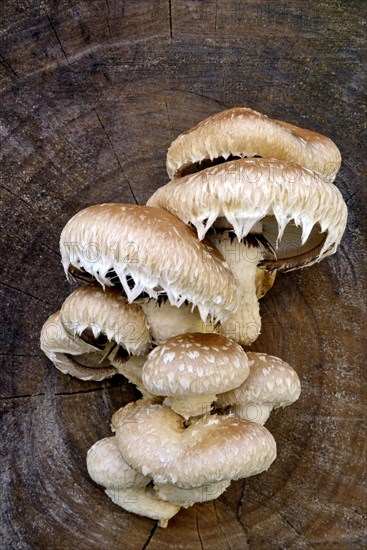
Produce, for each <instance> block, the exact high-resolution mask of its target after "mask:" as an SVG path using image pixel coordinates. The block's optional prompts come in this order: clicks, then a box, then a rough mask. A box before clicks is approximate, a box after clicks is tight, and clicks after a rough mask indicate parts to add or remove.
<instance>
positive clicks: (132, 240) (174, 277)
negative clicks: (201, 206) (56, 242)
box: [60, 204, 238, 320]
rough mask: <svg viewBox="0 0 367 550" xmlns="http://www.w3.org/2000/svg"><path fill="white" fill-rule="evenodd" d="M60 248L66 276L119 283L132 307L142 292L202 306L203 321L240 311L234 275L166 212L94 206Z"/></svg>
mask: <svg viewBox="0 0 367 550" xmlns="http://www.w3.org/2000/svg"><path fill="white" fill-rule="evenodd" d="M60 248H61V255H62V263H63V266H64V269H65V272H66V273H67V274H68V273H69V270H70V269H72V271H73V272H74V273H75V272H77V271H79V273H87V274H90V275H91V276H93V277H94V278H95V279H97V280H98V282H99V283H100V284H102V285H103V286H105V285H106V286H113V283H114V281H116V280H119V281H120V283H121V284H122V286H123V289H124V291H125V293H126V295H127V297H128V300H129V301H130V302H131V301H133V300H134V299H135V298H137V297H138V296H139V295H140V294H141V293H142V292H146V293H147V294H148V295H149V296H151V297H153V298H157V296H158V295H159V294H160V293H162V292H164V293H166V294H167V296H168V299H169V301H170V302H171V303H172V304H174V305H176V306H179V305H181V304H182V303H183V302H184V301H185V300H187V301H189V302H191V303H192V304H194V305H195V306H197V307H198V309H199V311H200V314H201V317H202V318H203V320H205V319H206V318H207V316H208V314H211V315H213V316H214V317H218V319H220V318H223V317H226V315H228V314H229V313H230V312H232V311H233V310H235V309H236V308H237V307H238V301H237V300H238V294H237V290H236V285H235V284H234V279H233V275H232V273H231V271H230V269H229V268H228V265H227V264H226V262H225V261H224V260H223V257H222V256H221V255H220V253H219V252H218V251H217V250H216V248H215V247H214V246H213V245H212V244H211V243H210V242H208V241H205V242H199V241H198V240H197V238H196V235H195V233H194V231H193V230H192V229H191V228H189V227H187V226H185V224H183V223H182V222H181V221H180V220H178V219H177V218H176V217H175V216H173V215H172V214H170V213H169V212H166V211H164V210H162V209H158V208H152V207H147V206H137V205H131V204H102V205H95V206H91V207H89V208H86V209H85V210H82V211H81V212H79V213H78V214H76V215H75V216H74V217H73V218H72V219H71V220H70V221H69V222H68V223H67V224H66V226H65V228H64V229H63V231H62V234H61V239H60ZM111 277H113V279H112V280H111ZM130 284H132V288H131V286H130Z"/></svg>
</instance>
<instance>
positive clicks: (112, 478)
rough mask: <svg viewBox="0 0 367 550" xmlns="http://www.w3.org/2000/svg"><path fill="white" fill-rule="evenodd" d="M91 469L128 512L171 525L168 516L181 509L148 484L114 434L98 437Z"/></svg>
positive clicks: (90, 455)
mask: <svg viewBox="0 0 367 550" xmlns="http://www.w3.org/2000/svg"><path fill="white" fill-rule="evenodd" d="M87 469H88V473H89V475H90V477H91V478H92V479H93V481H95V482H96V483H98V484H99V485H103V486H104V487H105V488H106V491H105V492H106V494H107V495H108V496H109V497H110V499H111V500H112V501H113V502H114V503H115V504H117V505H118V506H121V508H123V509H124V510H127V511H128V512H132V513H134V514H139V515H140V516H146V517H149V518H152V519H155V520H159V522H160V523H159V525H160V526H161V527H167V524H168V520H169V519H170V518H171V517H172V516H174V515H175V514H177V512H178V511H179V509H180V507H179V506H177V505H174V504H171V503H169V502H166V501H164V500H161V499H160V498H159V496H158V495H157V493H156V492H155V491H154V490H153V489H152V488H151V487H146V486H147V485H148V483H150V481H151V480H150V478H149V477H146V476H143V475H142V474H140V473H139V472H137V471H136V470H134V469H133V468H131V467H130V466H129V465H128V464H127V463H126V462H125V460H124V459H123V458H122V456H121V453H120V451H119V449H118V447H117V445H116V441H115V438H114V437H106V438H105V439H102V440H100V441H97V443H95V444H94V445H93V446H92V447H91V448H90V449H89V451H88V454H87Z"/></svg>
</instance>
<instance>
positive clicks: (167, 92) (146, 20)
mask: <svg viewBox="0 0 367 550" xmlns="http://www.w3.org/2000/svg"><path fill="white" fill-rule="evenodd" d="M365 8H366V4H365V2H363V1H353V0H351V1H348V2H340V1H338V0H320V1H318V2H306V1H304V0H291V1H288V2H268V1H261V0H257V1H251V2H240V1H222V2H199V1H190V0H189V1H185V2H179V1H175V0H171V1H170V0H168V1H167V0H152V1H148V0H146V1H143V0H140V1H118V0H105V1H102V0H101V1H92V0H89V1H86V0H84V1H82V0H74V1H70V0H69V1H68V0H58V1H56V0H53V1H51V0H45V1H42V2H38V1H36V0H20V1H15V0H4V1H3V2H2V6H1V18H2V25H1V26H2V35H1V49H0V51H1V62H2V63H1V66H0V73H1V81H2V95H1V111H2V123H1V155H2V171H1V178H2V182H1V186H2V188H1V198H2V221H3V230H2V237H1V238H2V244H1V257H2V262H1V271H2V274H1V293H2V298H1V306H2V308H3V309H2V329H1V338H2V345H1V360H2V367H1V401H0V403H1V413H2V418H1V447H2V449H1V469H2V470H1V471H2V474H1V475H2V481H1V499H0V508H1V530H2V533H3V546H2V547H3V548H6V549H7V550H17V549H22V550H23V549H47V550H54V549H55V550H56V549H57V550H63V549H67V550H69V549H70V550H71V549H73V550H74V549H78V550H91V549H98V550H102V549H109V550H111V549H120V548H124V549H134V550H135V549H137V550H140V549H141V550H143V549H146V548H149V550H158V549H159V550H161V549H165V548H177V549H182V550H183V549H205V550H218V549H231V550H234V549H246V548H250V549H256V550H257V549H263V548H264V549H267V548H269V549H273V548H274V549H278V548H279V549H280V548H281V549H285V548H286V549H288V548H292V549H293V548H295V549H297V548H341V549H344V548H348V549H350V548H356V549H357V548H362V547H363V546H364V544H365V541H366V536H367V533H366V506H365V504H366V493H365V485H364V480H363V472H364V469H365V455H364V449H365V442H366V435H365V431H364V419H365V408H366V399H365V398H366V386H365V382H366V376H365V366H366V358H365V352H366V339H365V338H366V324H365V317H364V301H365V296H366V287H365V286H364V285H365V283H366V259H367V258H366V229H367V228H366V201H365V199H366V190H365V189H366V181H365V171H364V169H365V160H364V157H365V150H363V142H362V139H363V128H364V126H365V116H366V113H365V103H364V96H363V94H364V92H365V88H366V84H365V81H364V77H365V74H366V64H365V60H366V53H364V54H363V51H362V49H363V45H364V41H365V33H366V27H365V19H364V17H363V16H364V13H363V12H364V11H365ZM237 105H245V106H249V107H252V108H254V109H256V110H259V111H261V112H264V113H266V114H268V115H270V116H272V117H274V118H280V119H284V120H286V121H288V122H292V123H294V124H298V125H300V126H304V127H306V128H310V129H313V130H317V131H320V132H322V133H325V134H326V135H328V136H329V137H331V138H332V139H333V140H334V141H335V142H336V143H337V145H338V146H339V148H340V150H341V153H342V157H343V164H342V168H341V171H340V172H339V174H338V176H337V179H336V185H337V186H338V187H339V189H340V191H341V192H342V194H343V197H344V199H345V200H346V201H347V203H348V207H349V219H348V227H347V231H346V234H345V236H344V238H343V241H342V244H341V245H340V247H339V249H338V252H337V254H335V255H334V256H332V257H330V258H328V259H326V260H324V261H323V262H321V263H320V264H318V265H314V266H312V267H310V268H307V269H304V270H303V271H296V272H292V273H288V274H284V275H279V276H278V278H277V281H276V283H275V286H274V288H273V289H272V290H271V291H270V292H269V293H268V294H267V296H266V297H265V298H264V299H263V300H262V301H261V315H262V320H263V325H262V334H261V337H260V338H259V339H258V340H257V342H256V343H255V344H254V345H253V346H252V349H254V350H255V351H264V352H266V353H270V354H273V355H277V356H279V357H281V358H282V359H284V360H285V361H287V362H288V363H290V364H291V365H292V366H293V367H294V368H295V369H296V370H297V372H298V373H299V376H300V378H301V383H302V394H301V398H300V399H299V401H298V402H297V403H296V404H295V405H293V406H291V407H289V408H287V409H285V410H279V411H276V412H275V413H273V414H272V416H271V418H270V420H269V422H268V424H267V427H268V428H269V429H270V431H271V432H272V433H273V434H274V436H275V438H276V440H277V444H278V459H277V460H276V462H275V463H274V465H273V466H271V468H270V470H269V471H268V472H266V473H263V474H261V475H259V476H256V477H254V478H250V479H248V480H245V481H238V482H233V483H232V485H231V487H230V488H229V489H228V490H227V491H226V492H225V493H224V494H223V495H222V496H221V497H220V498H219V499H218V500H217V501H215V502H209V503H206V504H199V505H196V506H194V507H192V508H189V509H187V510H182V511H180V513H179V514H178V515H177V516H176V517H174V518H173V519H172V520H171V521H170V526H169V528H168V529H161V528H158V527H157V526H156V522H154V521H152V520H150V519H147V518H142V517H138V516H134V515H131V514H129V513H127V512H125V511H123V510H122V509H120V508H118V507H117V506H116V505H114V504H113V503H112V502H111V501H109V500H108V498H107V497H106V496H105V495H104V493H103V490H102V488H100V487H98V486H97V485H96V484H94V483H93V482H92V481H91V480H90V479H89V477H88V474H87V470H86V465H85V457H86V452H87V450H88V448H89V447H90V446H91V445H92V444H93V443H94V442H95V441H96V440H97V439H100V438H102V437H104V436H107V435H109V433H110V428H109V424H110V419H111V415H112V413H113V412H114V411H115V410H116V409H118V408H119V407H120V406H121V405H123V404H125V403H127V402H129V401H131V400H133V399H134V398H136V397H137V396H138V393H137V392H136V390H134V388H133V387H132V386H131V385H130V384H128V383H127V381H126V380H125V379H124V378H123V377H121V376H116V377H115V378H112V379H110V380H108V381H105V382H101V383H96V382H82V381H79V380H77V379H73V378H71V377H69V376H65V375H63V374H61V373H60V372H59V371H57V370H56V369H55V368H54V367H53V366H52V365H51V364H50V362H48V361H47V359H46V358H45V357H44V356H43V354H42V353H41V351H40V349H39V333H40V330H41V326H42V324H43V322H44V321H45V320H46V319H47V317H48V316H49V315H50V314H51V313H52V312H54V311H55V310H56V309H58V308H59V306H60V305H61V303H62V301H63V300H64V299H65V297H66V296H67V295H68V293H69V292H70V291H71V287H70V285H69V284H68V283H67V282H66V280H65V276H64V274H63V270H62V267H61V264H60V255H59V249H58V246H59V245H58V242H59V236H60V232H61V230H62V228H63V226H64V225H65V223H66V222H67V220H68V219H69V218H70V217H71V216H72V215H73V214H74V213H76V212H77V211H78V210H80V209H82V208H83V207H85V206H87V205H90V204H93V203H99V202H109V201H113V202H135V201H136V202H138V203H141V204H143V203H145V201H146V200H147V199H148V198H149V196H150V195H151V194H152V193H153V192H154V191H155V190H156V189H157V188H158V187H159V186H160V185H162V184H164V183H166V182H167V175H166V171H165V155H166V150H167V148H168V146H169V144H170V142H171V141H172V140H173V139H174V138H175V137H176V136H177V135H178V134H179V133H180V132H182V131H183V130H185V129H187V128H189V127H190V126H192V125H194V124H195V123H197V122H198V121H199V120H201V119H202V118H204V117H206V116H208V115H210V114H212V113H214V112H216V111H219V110H222V109H224V108H226V107H232V106H237ZM363 286H364V290H363Z"/></svg>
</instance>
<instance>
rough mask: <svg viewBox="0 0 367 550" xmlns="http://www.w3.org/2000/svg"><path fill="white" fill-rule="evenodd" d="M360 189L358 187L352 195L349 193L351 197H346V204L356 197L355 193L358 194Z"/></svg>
mask: <svg viewBox="0 0 367 550" xmlns="http://www.w3.org/2000/svg"><path fill="white" fill-rule="evenodd" d="M358 191H359V189H357V191H354V193H352V194H351V195H349V197H348V198H347V199H345V204H347V203H348V202H349V201H350V199H352V198H353V197H354V195H356V194H357V193H358Z"/></svg>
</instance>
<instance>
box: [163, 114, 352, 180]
mask: <svg viewBox="0 0 367 550" xmlns="http://www.w3.org/2000/svg"><path fill="white" fill-rule="evenodd" d="M229 156H235V157H255V156H260V157H264V158H275V159H279V160H285V161H291V162H297V163H298V164H301V165H302V166H305V167H307V168H312V169H313V170H316V171H317V172H319V173H320V174H322V175H324V176H326V177H328V178H329V179H330V181H333V180H334V178H335V176H336V174H337V172H338V170H339V168H340V163H341V156H340V151H339V149H338V148H337V146H336V145H335V143H334V142H333V141H331V139H329V138H327V137H326V136H324V135H322V134H319V133H317V132H312V131H310V130H305V129H303V128H299V127H297V126H294V125H292V124H288V123H287V122H283V121H281V120H274V119H271V118H269V117H267V116H266V115H263V114H261V113H258V112H256V111H253V110H252V109H248V108H238V107H235V108H233V109H228V110H226V111H222V112H220V113H216V114H215V115H212V116H210V117H208V118H206V119H205V120H203V121H202V122H199V124H197V125H196V126H194V127H193V128H191V129H190V130H188V131H186V132H184V133H183V134H181V135H180V136H179V137H178V138H177V139H175V141H174V142H173V143H172V145H171V146H170V148H169V149H168V153H167V172H168V175H169V177H170V178H173V177H179V176H180V175H182V172H184V171H185V169H187V168H191V169H196V170H197V171H198V170H200V163H202V162H203V161H205V160H207V159H210V160H211V161H213V160H214V159H219V158H222V159H228V157H229ZM196 163H198V166H192V165H195V164H196Z"/></svg>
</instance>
